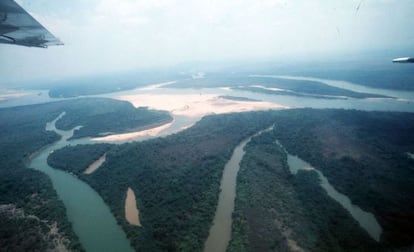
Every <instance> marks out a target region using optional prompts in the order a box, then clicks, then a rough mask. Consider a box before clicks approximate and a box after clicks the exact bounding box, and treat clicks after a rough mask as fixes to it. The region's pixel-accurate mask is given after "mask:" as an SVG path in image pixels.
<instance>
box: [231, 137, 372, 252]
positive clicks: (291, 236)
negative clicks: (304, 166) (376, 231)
mask: <svg viewBox="0 0 414 252" xmlns="http://www.w3.org/2000/svg"><path fill="white" fill-rule="evenodd" d="M275 141H276V137H275V135H274V134H273V132H268V133H263V134H261V135H259V136H257V137H255V138H253V139H252V140H251V141H250V143H249V144H248V145H247V146H246V154H245V156H244V158H243V161H242V162H241V166H240V170H239V174H238V178H237V196H236V202H235V211H234V213H233V226H232V240H231V242H230V244H229V247H228V251H237V252H239V251H260V252H265V251H299V250H298V249H302V250H304V251H351V250H352V251H368V250H370V251H372V250H375V251H379V250H380V247H379V245H377V244H376V243H375V241H373V240H372V239H371V238H370V237H369V236H368V234H367V233H366V232H365V231H363V230H362V229H361V228H360V227H359V224H358V223H357V222H356V221H355V220H354V219H353V218H352V216H351V215H350V214H349V213H348V212H347V211H346V210H345V209H343V208H342V206H340V205H339V204H338V203H337V202H335V201H333V200H332V199H331V198H330V197H329V196H328V195H327V194H326V192H325V191H324V190H323V189H322V188H321V187H320V186H319V179H318V177H317V174H316V173H315V172H307V171H300V172H299V173H298V174H297V175H296V176H294V175H291V174H290V172H289V168H288V164H287V156H286V153H285V152H284V151H283V150H282V149H280V147H279V146H278V145H277V144H275Z"/></svg>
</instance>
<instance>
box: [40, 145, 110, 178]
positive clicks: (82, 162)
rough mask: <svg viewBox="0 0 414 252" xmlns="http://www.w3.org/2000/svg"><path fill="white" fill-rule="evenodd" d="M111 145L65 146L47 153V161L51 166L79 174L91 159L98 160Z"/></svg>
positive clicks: (91, 161)
mask: <svg viewBox="0 0 414 252" xmlns="http://www.w3.org/2000/svg"><path fill="white" fill-rule="evenodd" d="M112 147H113V145H111V144H92V145H89V144H88V145H76V146H65V147H64V148H62V149H59V150H56V151H54V152H53V153H52V154H51V155H49V157H48V158H47V163H48V164H49V165H50V166H51V167H54V168H57V169H61V170H64V171H68V172H72V173H74V174H76V175H78V176H79V175H81V174H82V173H83V172H84V171H85V170H86V168H88V166H89V165H90V164H91V163H93V161H96V160H98V159H99V158H100V157H101V156H102V155H104V154H105V153H106V152H108V151H109V150H110V149H111V148H112Z"/></svg>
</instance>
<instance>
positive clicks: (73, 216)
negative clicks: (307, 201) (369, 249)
mask: <svg viewBox="0 0 414 252" xmlns="http://www.w3.org/2000/svg"><path fill="white" fill-rule="evenodd" d="M272 77H274V76H268V78H272ZM286 78H301V79H309V80H316V79H314V78H306V77H294V76H293V77H292V76H288V77H286ZM317 80H319V81H322V82H324V83H326V84H328V85H332V86H340V87H343V88H347V89H350V90H354V91H369V92H371V93H377V94H388V95H390V96H394V97H396V98H397V99H317V98H309V97H295V96H286V95H269V94H260V93H252V92H247V91H235V90H230V89H227V88H214V89H172V88H158V89H151V90H145V91H144V90H139V89H137V90H130V91H123V92H117V93H112V94H106V95H97V96H98V97H112V98H113V97H118V96H120V95H123V94H128V95H133V94H134V93H137V94H138V93H139V94H141V93H144V94H217V95H231V96H240V97H247V98H251V99H256V100H262V101H268V102H274V103H277V104H281V105H286V106H289V107H292V108H302V107H312V108H346V109H360V110H381V111H404V112H414V92H399V91H388V90H385V91H384V90H382V89H373V88H365V87H362V86H359V85H356V84H353V83H349V82H338V81H334V80H323V79H317ZM367 89H368V90H367ZM387 92H388V93H387ZM46 95H47V94H46V92H45V91H42V92H39V93H37V92H36V93H33V94H32V95H28V96H23V97H19V98H16V99H11V100H6V101H1V102H0V107H12V106H20V105H28V104H37V103H43V102H49V101H56V100H57V99H50V98H48V97H47V96H46ZM97 96H95V97H97ZM62 116H63V115H62ZM58 119H59V118H57V119H56V120H58ZM199 119H200V118H188V117H185V116H177V115H174V122H173V124H172V126H171V127H170V128H169V129H167V130H164V131H163V132H161V133H160V134H159V135H158V136H165V135H169V134H171V133H175V132H179V131H180V130H182V129H184V128H185V127H186V126H189V125H192V124H194V123H195V122H196V121H197V120H199ZM56 120H55V121H53V122H51V123H49V124H48V125H47V126H46V128H47V130H53V131H55V132H57V133H58V134H59V135H61V136H62V139H61V140H60V141H58V142H56V143H54V144H53V145H51V146H48V147H47V148H45V149H43V150H42V151H41V152H40V153H39V154H38V155H37V156H36V157H35V158H34V159H33V160H32V161H31V163H30V167H31V168H34V169H37V170H40V171H42V172H44V173H46V174H47V175H48V176H49V177H50V178H51V180H52V183H53V186H54V188H55V189H56V192H57V194H58V195H59V197H60V199H61V200H62V201H63V203H64V204H65V207H66V209H67V215H68V218H69V220H70V221H71V222H72V224H73V228H74V231H75V233H76V234H77V235H78V237H79V239H80V242H81V244H82V246H83V247H84V248H85V250H86V251H132V248H131V246H130V244H129V241H128V240H127V238H126V235H125V233H124V232H123V230H122V229H121V228H120V226H119V225H118V224H117V223H116V221H115V218H114V217H113V215H112V214H111V212H110V211H109V208H108V206H107V205H106V204H105V203H104V202H103V200H102V198H101V197H100V196H99V195H98V194H97V193H96V192H95V191H94V190H93V189H92V188H91V187H90V186H88V185H87V184H86V183H84V182H83V181H81V180H80V179H78V178H77V177H75V176H73V175H71V174H69V173H66V172H63V171H60V170H56V169H53V168H51V167H50V166H48V165H47V157H48V155H49V154H50V153H51V152H52V151H54V150H57V149H60V148H63V147H64V146H66V145H69V144H71V145H76V144H91V143H96V142H94V141H92V140H91V139H89V138H85V139H77V140H72V141H68V140H67V139H69V138H70V137H71V135H72V134H73V130H74V129H73V130H70V131H61V130H58V129H56V128H55V124H54V123H55V122H56ZM153 137H156V136H145V137H140V138H136V139H132V140H128V141H142V140H146V139H149V138H153ZM124 142H125V141H124ZM247 142H248V140H246V141H245V142H243V143H241V144H240V145H239V146H238V147H237V148H236V150H235V153H234V155H236V156H235V157H234V158H235V161H234V160H233V161H231V160H230V161H229V163H230V162H233V163H235V164H237V165H238V161H237V160H238V159H241V158H242V156H243V151H242V149H243V146H244V145H245V144H246V143H247ZM114 143H117V144H119V143H123V142H114ZM237 165H236V166H237ZM236 168H237V167H236ZM226 169H227V168H226ZM233 173H234V171H233ZM235 174H237V171H236V173H235ZM321 178H322V182H323V181H324V180H323V177H321ZM223 179H224V177H223ZM232 183H233V182H232ZM326 183H327V181H326ZM326 183H325V184H326ZM322 186H323V183H322ZM229 187H230V188H232V187H234V188H235V180H234V184H230V185H229ZM230 190H233V189H230ZM325 190H327V192H328V195H329V190H328V189H327V188H325ZM224 191H227V189H226V190H224V188H222V192H223V193H224ZM221 194H222V193H221ZM221 194H220V201H221V203H220V202H219V206H220V205H225V207H224V208H227V210H226V211H227V212H229V211H230V213H231V211H232V210H233V206H234V192H233V196H231V195H230V198H226V199H224V198H223V199H222V197H224V196H221ZM330 196H331V197H333V196H332V194H331V195H330ZM345 197H346V196H345ZM338 201H339V200H338ZM231 204H233V206H232V205H231ZM343 206H344V205H343ZM344 207H345V208H347V207H346V206H344ZM347 209H348V210H349V208H347ZM351 214H352V212H351ZM353 216H354V218H356V219H357V217H356V216H355V215H353ZM217 218H218V217H217ZM226 219H227V220H228V221H230V222H228V221H227V222H223V224H224V226H225V227H223V229H222V230H224V231H223V232H222V231H218V232H219V233H218V234H223V233H226V234H227V233H228V232H229V230H230V229H229V223H230V228H231V215H230V216H228V213H227V217H226ZM357 220H358V219H357ZM220 222H221V221H216V220H215V222H214V225H218V224H216V223H220ZM359 222H360V224H361V226H364V224H363V223H362V222H361V221H359ZM214 225H213V227H212V228H215V226H214ZM373 226H374V229H376V227H375V224H374V225H373ZM379 228H380V227H379ZM220 230H221V228H220ZM366 230H367V231H368V233H370V235H371V236H372V237H373V238H374V239H375V238H376V237H378V236H379V234H380V232H381V231H379V233H378V231H369V230H368V229H366ZM211 232H212V231H211ZM211 239H213V238H211ZM228 239H229V238H228V236H227V235H226V236H223V237H222V238H221V239H219V240H222V242H221V243H222V244H227V243H228ZM213 241H214V239H213ZM213 243H214V242H213ZM210 244H212V242H210V241H207V242H206V251H219V249H217V250H216V249H210V248H215V247H214V246H213V245H210ZM226 246H227V245H226ZM221 247H224V245H223V246H221ZM220 250H222V249H220Z"/></svg>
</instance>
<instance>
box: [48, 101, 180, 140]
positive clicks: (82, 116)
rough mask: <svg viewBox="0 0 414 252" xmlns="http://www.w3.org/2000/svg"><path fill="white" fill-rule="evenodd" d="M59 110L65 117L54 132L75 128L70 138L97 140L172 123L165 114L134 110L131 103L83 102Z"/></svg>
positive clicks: (65, 105)
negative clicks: (109, 135)
mask: <svg viewBox="0 0 414 252" xmlns="http://www.w3.org/2000/svg"><path fill="white" fill-rule="evenodd" d="M68 103H70V101H66V102H62V104H60V106H62V109H64V110H65V112H66V115H65V116H64V117H63V118H61V119H60V120H59V121H57V122H56V128H58V129H63V130H69V129H72V128H74V127H76V126H78V125H81V126H82V128H80V129H79V130H76V131H75V132H74V135H73V137H72V138H81V137H88V136H89V137H97V136H103V135H107V134H115V133H127V132H132V131H138V130H144V129H148V128H152V127H155V126H159V125H162V124H165V123H168V122H170V121H172V117H171V116H170V115H169V114H168V112H166V111H159V110H149V109H147V108H135V107H134V106H132V104H131V103H129V102H125V101H115V100H112V99H107V98H86V99H79V100H78V102H75V103H72V104H70V106H69V104H68Z"/></svg>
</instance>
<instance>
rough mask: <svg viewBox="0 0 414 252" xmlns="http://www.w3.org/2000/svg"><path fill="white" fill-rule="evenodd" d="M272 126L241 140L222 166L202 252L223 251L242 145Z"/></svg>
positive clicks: (232, 205)
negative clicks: (211, 224) (212, 216)
mask: <svg viewBox="0 0 414 252" xmlns="http://www.w3.org/2000/svg"><path fill="white" fill-rule="evenodd" d="M272 129H273V127H270V128H268V129H265V130H262V131H260V132H258V133H256V134H255V135H253V136H251V137H249V138H247V139H245V140H243V141H242V142H241V143H240V144H239V145H238V146H237V147H236V148H235V149H234V151H233V154H232V156H231V158H230V160H229V161H228V162H227V164H226V166H225V167H224V171H223V176H222V178H221V182H220V190H221V191H220V194H219V200H218V204H217V209H216V213H215V215H214V220H213V226H212V227H211V228H210V233H209V236H208V238H207V241H206V243H205V245H204V252H224V251H226V249H227V245H228V243H229V242H230V239H231V225H232V221H233V219H232V213H233V209H234V200H235V198H236V179H237V173H238V172H239V169H240V161H241V160H242V159H243V156H244V154H245V151H244V147H245V146H246V144H247V143H249V142H250V140H251V139H252V138H253V137H255V136H258V135H260V134H262V133H263V132H266V131H269V130H272Z"/></svg>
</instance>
